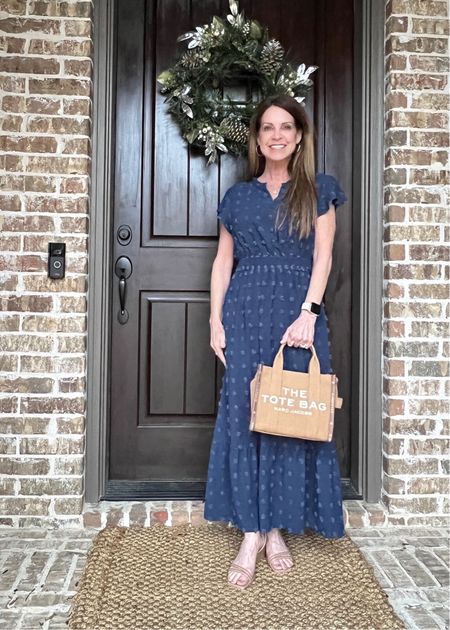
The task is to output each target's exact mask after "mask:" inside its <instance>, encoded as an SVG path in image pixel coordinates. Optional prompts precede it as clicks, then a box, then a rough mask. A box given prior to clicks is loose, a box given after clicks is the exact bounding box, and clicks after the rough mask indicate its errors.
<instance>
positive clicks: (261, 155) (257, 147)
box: [256, 144, 264, 157]
mask: <svg viewBox="0 0 450 630" xmlns="http://www.w3.org/2000/svg"><path fill="white" fill-rule="evenodd" d="M258 149H259V144H257V145H256V155H259V157H264V156H263V154H262V153H258Z"/></svg>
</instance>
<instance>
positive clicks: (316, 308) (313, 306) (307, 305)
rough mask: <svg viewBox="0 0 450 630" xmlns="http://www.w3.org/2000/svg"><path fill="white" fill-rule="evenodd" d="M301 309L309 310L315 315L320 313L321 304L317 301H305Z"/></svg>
mask: <svg viewBox="0 0 450 630" xmlns="http://www.w3.org/2000/svg"><path fill="white" fill-rule="evenodd" d="M301 310H302V311H309V312H310V313H313V314H314V315H320V304H317V303H316V302H303V304H302V308H301Z"/></svg>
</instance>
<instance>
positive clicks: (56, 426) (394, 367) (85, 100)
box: [0, 0, 449, 526]
mask: <svg viewBox="0 0 450 630" xmlns="http://www.w3.org/2000/svg"><path fill="white" fill-rule="evenodd" d="M1 9H3V13H0V31H1V33H0V45H1V47H2V54H1V58H0V114H1V119H2V120H1V130H0V161H1V163H0V167H1V168H2V187H1V196H0V222H1V226H0V228H1V234H0V252H1V253H0V271H1V274H0V302H1V307H2V308H1V313H0V325H1V329H0V347H1V350H2V353H1V355H0V370H1V371H2V374H3V375H2V379H1V385H0V412H1V413H2V415H1V418H0V495H1V496H0V524H3V525H20V526H25V525H34V524H39V523H42V522H44V523H47V524H51V525H57V524H68V525H75V524H77V523H80V522H81V519H80V512H81V509H82V498H83V473H84V459H83V453H84V421H85V415H84V414H85V367H86V357H85V341H86V339H85V335H86V332H85V331H86V283H87V231H88V174H89V152H90V145H89V140H90V93H91V61H90V56H91V32H92V26H91V21H90V16H91V10H92V6H91V4H90V3H89V2H58V1H56V0H48V1H35V2H33V1H31V0H28V1H26V0H2V3H1ZM447 34H448V21H447V3H446V2H444V1H441V0H436V1H431V0H389V2H387V4H386V171H385V184H386V188H385V202H386V203H385V215H384V222H385V234H384V241H385V244H384V251H385V280H384V283H385V285H384V288H385V291H384V316H385V319H384V344H383V353H384V418H383V429H384V435H383V454H384V472H383V501H384V502H385V504H386V505H387V506H388V508H389V511H390V516H389V520H390V522H391V523H399V524H403V523H406V524H416V523H420V522H424V521H426V522H430V523H441V522H442V520H443V518H444V517H443V514H444V512H445V511H446V510H447V509H448V504H447V503H446V501H447V500H448V497H447V498H446V497H445V496H444V495H445V494H448V487H447V486H448V477H446V474H447V473H448V472H449V471H448V468H446V467H448V450H449V437H448V435H449V430H448V420H447V424H446V421H445V418H444V414H445V412H446V411H447V402H446V399H445V397H446V396H448V394H449V391H448V387H449V380H448V375H449V360H448V356H449V349H448V340H446V339H445V337H446V336H447V338H448V334H447V333H448V331H447V329H446V327H445V325H444V317H445V316H446V315H447V316H448V315H449V313H448V312H446V310H445V309H446V308H448V301H447V298H448V289H447V286H446V284H445V283H446V281H447V280H448V265H445V264H444V261H445V260H446V259H447V258H448V255H447V254H448V252H447V250H446V243H448V241H449V238H448V237H449V234H448V230H449V227H448V225H447V223H448V216H446V198H445V192H446V188H445V178H446V174H445V173H446V168H447V164H448V134H447V131H446V125H447V124H448V109H449V104H448V94H447V75H446V72H447V70H448V62H449V57H448V50H447V45H448V42H447ZM447 191H448V189H447ZM59 240H61V241H62V240H63V241H65V242H66V243H67V273H66V278H65V280H63V281H55V280H49V279H48V278H47V276H46V260H47V244H48V242H49V241H59Z"/></svg>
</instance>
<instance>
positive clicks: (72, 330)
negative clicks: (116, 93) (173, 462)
mask: <svg viewBox="0 0 450 630" xmlns="http://www.w3.org/2000/svg"><path fill="white" fill-rule="evenodd" d="M91 9H92V6H91V3H90V2H59V1H56V0H48V1H39V0H36V1H31V0H28V1H26V0H2V2H1V13H0V46H1V57H0V115H1V132H0V152H1V153H0V156H1V157H0V160H1V164H0V167H1V168H2V186H1V197H0V208H1V212H0V232H1V235H0V252H1V254H0V271H1V275H0V302H1V318H0V325H1V331H0V346H1V350H2V352H1V356H0V370H2V373H3V374H2V379H1V386H0V412H1V414H2V415H1V419H0V475H1V477H0V495H2V496H1V498H0V523H1V524H4V525H20V526H22V525H23V526H26V525H34V524H37V523H40V522H42V521H43V520H44V521H45V522H47V523H49V524H50V523H51V524H56V523H60V522H63V521H65V522H66V523H67V524H75V523H77V522H79V520H80V519H79V516H76V515H79V513H80V511H81V508H82V495H83V469H84V464H83V452H84V420H85V418H84V410H85V366H86V358H85V342H86V339H85V335H86V332H85V331H86V314H85V313H86V285H87V275H86V274H87V253H86V252H87V230H88V173H89V161H90V158H89V152H90V139H89V134H90V118H89V117H90V93H91V60H90V55H91V30H92V27H91V21H90V16H91ZM49 241H64V242H66V244H67V267H66V278H65V279H64V280H50V279H48V278H47V274H46V264H47V246H48V242H49ZM73 515H75V516H73Z"/></svg>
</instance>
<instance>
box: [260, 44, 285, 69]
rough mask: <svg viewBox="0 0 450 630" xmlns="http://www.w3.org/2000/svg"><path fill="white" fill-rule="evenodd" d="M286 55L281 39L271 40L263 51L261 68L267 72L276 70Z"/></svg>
mask: <svg viewBox="0 0 450 630" xmlns="http://www.w3.org/2000/svg"><path fill="white" fill-rule="evenodd" d="M283 57H284V49H283V46H282V45H281V44H280V42H279V41H277V40H276V39H271V40H269V41H268V42H267V43H266V44H265V45H264V47H263V49H262V51H261V70H262V71H263V72H264V73H265V74H269V75H270V74H272V73H273V72H276V71H277V70H278V69H279V68H280V66H281V64H282V62H283Z"/></svg>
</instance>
